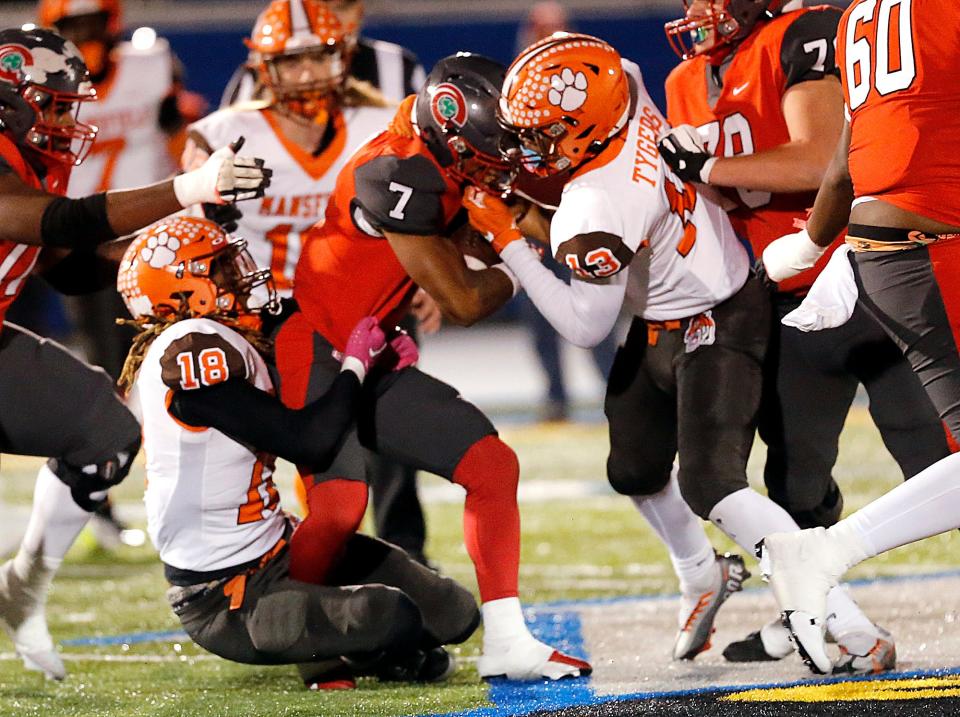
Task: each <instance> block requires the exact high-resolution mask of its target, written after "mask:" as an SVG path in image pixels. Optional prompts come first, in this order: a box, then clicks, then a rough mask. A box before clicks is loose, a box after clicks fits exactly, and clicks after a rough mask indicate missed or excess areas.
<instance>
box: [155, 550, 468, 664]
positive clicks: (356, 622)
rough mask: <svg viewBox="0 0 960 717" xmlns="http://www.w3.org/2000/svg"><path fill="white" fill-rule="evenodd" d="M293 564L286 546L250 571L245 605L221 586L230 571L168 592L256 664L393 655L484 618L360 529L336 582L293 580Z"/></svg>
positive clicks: (188, 622) (225, 653) (205, 643)
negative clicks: (290, 571) (197, 589)
mask: <svg viewBox="0 0 960 717" xmlns="http://www.w3.org/2000/svg"><path fill="white" fill-rule="evenodd" d="M289 563H290V560H289V551H288V549H287V548H286V547H284V548H283V549H281V551H280V552H279V553H278V554H277V555H276V556H275V557H274V558H272V559H271V560H269V561H268V562H267V563H266V565H264V566H263V567H261V568H260V569H259V570H256V571H253V572H249V573H247V577H246V583H245V587H244V590H243V594H242V600H241V601H240V604H239V605H237V604H236V603H237V598H236V592H235V590H234V589H231V588H227V590H226V591H225V590H224V588H225V587H227V585H228V584H229V582H230V581H229V580H228V579H224V580H220V581H215V582H213V583H210V584H208V585H207V586H206V587H204V589H203V590H202V591H200V592H196V593H194V594H193V595H190V593H192V592H193V590H194V588H193V587H189V588H187V589H186V592H184V589H182V588H171V589H170V591H169V592H168V598H169V599H170V602H171V605H172V607H173V610H174V612H175V613H176V614H177V616H178V617H179V618H180V621H181V623H182V624H183V628H184V630H185V631H186V632H187V634H188V635H190V637H191V639H193V641H194V642H196V643H197V644H198V645H200V646H201V647H203V648H204V649H206V650H208V651H209V652H212V653H213V654H215V655H219V656H220V657H223V658H225V659H228V660H233V661H234V662H242V663H246V664H257V665H281V664H294V663H314V662H317V661H320V660H327V659H330V658H336V657H339V656H351V655H363V656H369V655H372V654H376V653H383V654H384V655H385V656H386V657H388V658H389V657H390V656H398V655H403V654H405V653H409V652H412V651H414V650H417V649H431V648H433V647H437V646H439V645H446V644H452V643H458V642H463V641H464V640H466V639H467V638H468V637H469V636H470V635H471V634H472V633H473V631H474V630H475V629H476V628H477V625H478V624H479V622H480V611H479V609H478V608H477V603H476V601H475V600H474V599H473V596H472V595H471V594H470V592H469V591H468V590H467V589H466V588H464V587H463V586H461V585H459V584H458V583H456V582H455V581H454V580H452V579H450V578H447V577H442V576H441V575H439V574H437V573H435V572H434V571H432V570H429V569H428V568H425V567H423V566H422V565H420V564H419V563H417V562H416V561H414V560H412V559H411V558H410V557H409V556H407V554H406V553H404V552H403V551H402V550H400V549H399V548H397V547H394V546H392V545H390V544H388V543H385V542H383V541H381V540H378V539H376V538H371V537H368V536H365V535H355V536H353V537H352V538H351V539H350V540H349V542H348V543H347V546H346V552H345V555H344V557H343V560H342V562H341V564H340V567H339V568H337V569H336V570H335V571H334V573H333V574H332V575H331V577H330V580H331V584H329V585H313V584H310V583H304V582H300V581H298V580H293V579H291V578H290V577H289V575H288V569H289ZM198 587H199V586H198ZM228 592H229V593H230V594H227V593H228ZM184 595H189V597H188V598H187V599H186V600H185V601H184V600H182V599H181V598H182V596H184ZM231 600H233V602H234V606H233V609H231Z"/></svg>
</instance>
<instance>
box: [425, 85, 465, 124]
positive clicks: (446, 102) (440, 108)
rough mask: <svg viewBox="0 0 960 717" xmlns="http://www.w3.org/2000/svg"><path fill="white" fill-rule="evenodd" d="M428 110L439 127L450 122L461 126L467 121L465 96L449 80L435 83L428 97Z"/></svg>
mask: <svg viewBox="0 0 960 717" xmlns="http://www.w3.org/2000/svg"><path fill="white" fill-rule="evenodd" d="M430 112H431V113H433V119H434V120H435V121H436V123H437V124H438V125H440V126H441V127H445V126H446V125H447V124H448V123H452V124H454V125H456V126H457V127H463V125H464V124H466V121H467V98H466V97H464V96H463V92H461V91H460V88H459V87H457V86H456V85H454V84H451V83H449V82H443V83H441V84H439V85H437V87H436V89H435V90H434V91H433V93H432V97H431V98H430Z"/></svg>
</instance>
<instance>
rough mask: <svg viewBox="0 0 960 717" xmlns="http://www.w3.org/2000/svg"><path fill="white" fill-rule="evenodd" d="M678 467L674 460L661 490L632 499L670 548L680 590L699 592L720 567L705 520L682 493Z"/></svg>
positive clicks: (714, 576)
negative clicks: (693, 509)
mask: <svg viewBox="0 0 960 717" xmlns="http://www.w3.org/2000/svg"><path fill="white" fill-rule="evenodd" d="M677 470H678V467H677V464H676V463H674V464H673V470H672V471H671V473H670V482H669V483H667V485H666V487H665V488H664V489H663V490H661V491H660V492H659V493H654V494H653V495H638V496H631V498H630V499H631V500H632V501H633V504H634V505H635V506H637V510H639V511H640V513H641V514H642V515H643V517H644V518H646V519H647V522H648V523H649V524H650V527H651V528H653V530H654V532H655V533H656V534H657V535H658V536H659V538H660V540H661V541H662V542H663V544H664V545H665V546H666V548H667V550H668V551H669V553H670V562H671V563H673V569H674V572H676V574H677V578H679V580H680V592H682V593H697V594H699V593H701V592H703V591H704V590H708V589H709V588H710V587H711V586H712V585H713V583H714V580H715V579H716V572H717V570H718V569H719V568H718V567H717V562H716V557H715V555H714V552H713V546H712V545H711V544H710V540H709V539H708V538H707V533H706V531H704V529H703V522H702V521H701V520H700V518H698V517H697V515H696V514H695V513H694V512H693V511H692V510H690V506H689V505H687V502H686V501H685V500H684V499H683V496H682V495H680V485H679V484H678V483H677Z"/></svg>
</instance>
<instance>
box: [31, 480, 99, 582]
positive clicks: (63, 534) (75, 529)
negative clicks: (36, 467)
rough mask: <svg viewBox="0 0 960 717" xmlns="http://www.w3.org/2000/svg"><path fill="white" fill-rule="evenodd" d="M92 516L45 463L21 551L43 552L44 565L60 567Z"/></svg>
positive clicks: (38, 481)
mask: <svg viewBox="0 0 960 717" xmlns="http://www.w3.org/2000/svg"><path fill="white" fill-rule="evenodd" d="M91 515H92V513H88V512H87V511H85V510H84V509H83V508H81V507H80V506H79V505H77V504H76V503H74V501H73V496H71V495H70V489H69V488H68V487H67V486H66V485H65V484H64V483H63V481H61V480H60V479H59V478H57V476H56V475H54V473H53V471H51V470H50V469H49V468H48V467H47V466H46V464H44V465H43V467H42V468H41V469H40V471H39V472H38V473H37V483H36V486H35V487H34V490H33V508H32V512H31V513H30V522H29V523H27V532H26V533H25V534H24V536H23V540H22V541H21V542H20V552H21V553H26V554H28V555H37V554H42V555H43V563H44V566H45V567H47V568H48V569H50V570H56V569H57V568H58V567H59V566H60V563H61V561H62V560H63V556H64V555H66V554H67V551H68V550H69V549H70V546H71V545H73V541H74V540H76V539H77V536H78V535H79V534H80V531H81V530H83V526H85V525H86V524H87V521H88V520H90V516H91Z"/></svg>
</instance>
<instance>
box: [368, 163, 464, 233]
mask: <svg viewBox="0 0 960 717" xmlns="http://www.w3.org/2000/svg"><path fill="white" fill-rule="evenodd" d="M354 186H355V188H356V199H355V202H356V204H357V206H358V207H359V209H360V210H361V211H362V212H363V217H364V219H365V220H366V221H367V222H368V223H369V224H370V225H371V226H373V227H374V228H375V229H377V230H379V231H391V232H396V233H398V234H417V235H424V236H427V235H434V234H441V233H442V232H443V229H444V226H445V224H446V222H445V221H444V212H443V196H444V194H446V192H447V183H446V182H445V181H444V179H443V177H442V176H441V175H440V171H439V170H438V169H437V167H436V165H434V164H433V162H431V161H430V160H429V159H427V158H426V157H424V156H423V155H420V154H415V155H414V156H412V157H406V158H401V157H397V156H395V155H381V156H379V157H375V158H373V159H371V160H370V161H369V162H364V163H363V164H361V165H360V166H359V167H357V168H356V170H354Z"/></svg>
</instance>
